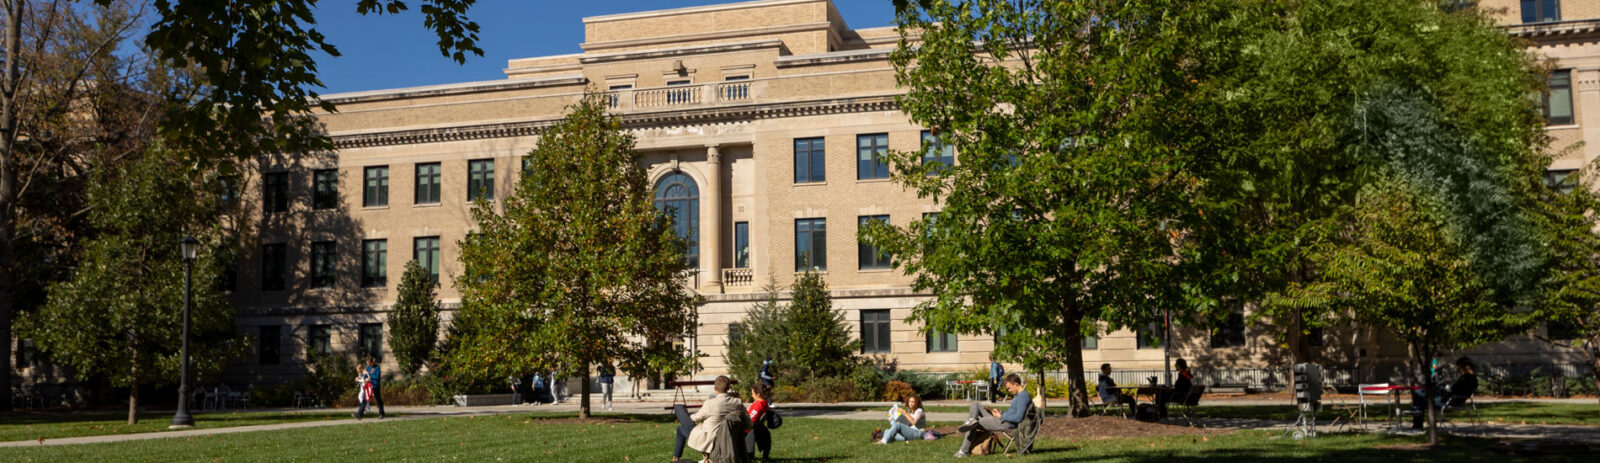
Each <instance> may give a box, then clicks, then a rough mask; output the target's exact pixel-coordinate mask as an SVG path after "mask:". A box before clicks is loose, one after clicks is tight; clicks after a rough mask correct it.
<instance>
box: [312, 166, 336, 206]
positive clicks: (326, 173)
mask: <svg viewBox="0 0 1600 463" xmlns="http://www.w3.org/2000/svg"><path fill="white" fill-rule="evenodd" d="M335 207H339V171H337V170H334V169H322V170H317V171H313V172H311V208H312V209H333V208H335Z"/></svg>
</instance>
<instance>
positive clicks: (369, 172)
mask: <svg viewBox="0 0 1600 463" xmlns="http://www.w3.org/2000/svg"><path fill="white" fill-rule="evenodd" d="M365 170H366V172H364V173H363V174H362V178H363V179H364V180H363V185H365V186H364V187H363V188H362V192H361V205H362V206H364V207H381V206H388V205H389V166H372V167H368V168H366V169H365Z"/></svg>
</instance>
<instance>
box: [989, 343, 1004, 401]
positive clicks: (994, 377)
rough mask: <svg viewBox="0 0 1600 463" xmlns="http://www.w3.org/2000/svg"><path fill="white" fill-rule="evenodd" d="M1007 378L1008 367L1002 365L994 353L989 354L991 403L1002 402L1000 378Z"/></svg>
mask: <svg viewBox="0 0 1600 463" xmlns="http://www.w3.org/2000/svg"><path fill="white" fill-rule="evenodd" d="M1005 376H1006V367H1005V366H1002V365H1000V359H999V358H997V357H995V355H994V352H990V353H989V403H995V402H999V401H1000V378H1004V377H1005Z"/></svg>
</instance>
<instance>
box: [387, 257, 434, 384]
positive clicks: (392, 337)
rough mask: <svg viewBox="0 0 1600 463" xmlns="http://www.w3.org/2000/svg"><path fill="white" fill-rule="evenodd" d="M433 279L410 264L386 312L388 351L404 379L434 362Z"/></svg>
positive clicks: (422, 269)
mask: <svg viewBox="0 0 1600 463" xmlns="http://www.w3.org/2000/svg"><path fill="white" fill-rule="evenodd" d="M437 285H438V284H437V283H434V281H433V276H432V275H430V274H429V273H428V271H427V270H426V269H424V268H422V265H421V264H418V263H417V261H415V260H413V261H411V262H407V263H406V272H405V275H404V276H401V277H400V287H399V288H398V289H397V291H398V292H399V293H400V296H399V297H398V298H396V299H395V303H394V310H393V311H392V312H389V349H390V350H391V351H394V359H395V361H396V362H398V363H399V364H400V369H401V370H404V371H405V372H406V375H407V376H414V375H416V374H417V370H418V369H420V368H422V365H423V364H425V363H427V362H428V360H431V359H432V358H433V355H434V353H435V352H436V350H435V347H437V346H438V344H439V303H438V302H437V301H436V300H435V297H434V291H433V288H434V287H435V286H437Z"/></svg>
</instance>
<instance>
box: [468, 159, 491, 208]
mask: <svg viewBox="0 0 1600 463" xmlns="http://www.w3.org/2000/svg"><path fill="white" fill-rule="evenodd" d="M479 198H482V199H483V200H485V201H494V160H493V159H479V160H476V161H467V200H469V201H476V200H478V199H479Z"/></svg>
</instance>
